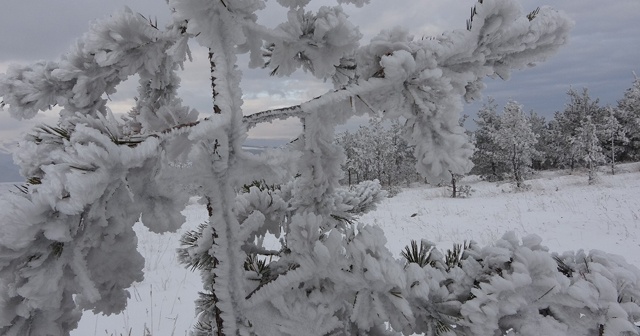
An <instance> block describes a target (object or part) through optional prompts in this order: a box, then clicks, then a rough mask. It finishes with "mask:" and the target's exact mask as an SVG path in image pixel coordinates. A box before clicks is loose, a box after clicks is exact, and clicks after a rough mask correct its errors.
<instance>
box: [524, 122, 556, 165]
mask: <svg viewBox="0 0 640 336" xmlns="http://www.w3.org/2000/svg"><path fill="white" fill-rule="evenodd" d="M527 120H528V121H529V123H531V130H532V131H533V133H534V134H535V135H536V138H537V139H538V141H537V142H536V145H535V146H534V148H535V149H536V152H537V155H534V157H533V158H532V165H531V167H532V168H533V169H534V170H543V169H547V168H549V167H550V166H551V165H552V162H551V155H549V154H550V152H551V151H552V149H551V148H552V144H551V143H550V142H551V134H550V133H551V132H550V129H549V125H548V124H547V121H546V120H545V118H544V117H543V116H541V115H539V114H537V113H536V112H534V111H533V110H531V111H529V115H527Z"/></svg>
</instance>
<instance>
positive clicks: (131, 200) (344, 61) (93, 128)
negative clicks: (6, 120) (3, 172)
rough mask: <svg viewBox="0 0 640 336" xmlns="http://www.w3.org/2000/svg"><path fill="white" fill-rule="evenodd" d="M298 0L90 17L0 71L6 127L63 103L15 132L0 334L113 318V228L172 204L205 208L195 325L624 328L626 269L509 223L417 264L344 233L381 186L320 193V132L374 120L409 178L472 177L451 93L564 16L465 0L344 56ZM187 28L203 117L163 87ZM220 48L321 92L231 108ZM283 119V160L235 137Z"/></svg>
mask: <svg viewBox="0 0 640 336" xmlns="http://www.w3.org/2000/svg"><path fill="white" fill-rule="evenodd" d="M338 2H341V3H353V4H355V5H356V6H362V5H364V4H365V3H366V2H367V1H364V0H339V1H338ZM308 3H309V0H279V1H277V3H272V4H274V5H282V6H284V7H286V8H288V9H289V12H288V15H287V17H286V19H285V20H286V21H285V22H283V23H281V24H280V25H278V26H277V27H276V28H269V27H265V26H263V25H261V24H260V23H259V21H258V20H257V17H258V15H260V10H261V9H263V8H264V7H265V6H266V3H265V2H264V1H261V0H236V1H208V0H169V2H168V4H169V8H170V9H171V12H172V13H173V21H172V22H171V23H170V24H169V25H168V26H167V27H165V28H162V27H158V26H156V25H154V24H151V23H149V22H148V21H146V20H145V19H143V18H142V17H141V16H139V15H137V14H135V13H132V12H131V11H129V10H125V11H122V12H120V13H118V14H116V15H113V16H111V17H110V18H108V19H105V20H102V21H99V22H97V23H95V24H94V25H93V26H92V28H91V30H90V31H89V32H88V33H87V34H86V35H85V36H84V37H83V38H82V39H81V40H80V41H78V43H76V45H75V46H74V47H73V48H72V49H71V51H70V52H69V53H68V54H66V55H65V56H63V57H62V58H61V59H59V60H58V61H54V62H39V63H36V64H34V65H27V66H16V67H12V68H11V69H10V70H9V71H8V73H7V74H5V75H3V76H2V77H1V78H0V96H2V98H3V104H4V105H7V106H8V109H9V112H10V113H11V114H12V115H14V116H16V117H18V118H31V117H33V116H34V115H35V114H37V113H38V112H40V111H44V110H47V109H48V108H49V107H51V106H53V105H58V106H60V107H62V112H61V114H60V120H59V123H58V124H57V125H55V126H43V127H40V128H38V129H35V130H33V132H32V134H31V135H30V136H28V137H27V138H25V139H24V141H23V142H22V143H21V151H20V154H18V155H17V158H18V161H19V163H20V165H21V166H22V173H23V174H24V175H25V176H26V177H28V178H29V183H28V184H27V185H26V186H25V188H23V189H22V191H23V192H22V193H21V194H12V195H9V197H8V198H5V199H3V200H2V201H1V202H2V203H1V204H0V211H2V216H0V218H2V227H3V231H2V235H0V285H1V286H0V288H2V292H0V333H2V334H3V335H20V336H23V335H26V336H32V335H37V336H41V335H54V336H57V335H68V334H69V331H70V330H72V329H73V328H74V327H75V326H76V325H77V321H78V319H79V318H80V315H81V311H82V310H86V309H91V310H94V311H96V312H103V313H107V314H108V313H116V312H119V311H122V309H124V307H125V305H126V298H127V296H128V293H127V291H126V289H127V287H128V286H130V285H131V283H132V282H133V281H138V280H140V279H141V277H142V276H143V274H142V272H141V270H142V265H143V260H142V257H141V256H140V255H139V254H138V253H137V252H136V249H135V245H136V237H135V233H134V231H133V230H132V229H131V227H132V226H133V224H134V223H135V222H136V221H138V220H139V219H141V220H142V222H143V224H144V225H146V226H148V227H149V228H151V229H152V230H153V231H155V232H167V231H171V230H175V229H176V228H177V227H179V226H180V225H181V224H182V222H183V221H184V218H182V217H181V216H180V211H181V210H182V209H183V208H184V206H185V203H186V201H187V197H188V196H199V197H200V199H201V200H202V202H203V203H204V204H203V205H206V206H207V208H208V210H209V215H210V216H209V220H208V221H207V222H206V223H203V225H202V226H201V227H200V228H199V230H197V231H195V232H194V233H191V235H190V236H185V239H183V242H184V243H185V246H184V248H183V249H181V250H180V255H181V258H182V260H183V261H184V262H185V263H187V264H189V265H190V266H192V267H197V268H199V269H200V270H201V272H202V276H203V277H202V278H203V287H204V288H203V294H202V296H201V299H200V300H198V302H197V306H198V309H199V316H198V319H199V325H198V326H197V330H195V333H196V334H197V335H213V334H216V335H228V336H231V335H301V334H304V335H332V334H333V335H335V334H343V335H362V334H369V335H391V334H398V333H400V332H401V333H403V334H405V335H409V334H412V333H425V334H427V335H430V336H431V335H436V334H439V335H443V334H446V333H449V335H451V334H458V335H491V334H498V335H501V334H505V333H506V332H507V330H514V331H515V332H517V333H519V334H521V335H538V334H539V332H540V331H541V330H542V331H543V332H544V334H549V335H551V334H563V333H564V334H570V333H572V332H575V333H576V335H591V334H593V335H596V334H595V331H598V330H603V331H604V332H605V333H606V334H611V335H615V334H618V333H620V332H623V331H629V330H633V328H634V325H633V322H635V321H637V320H638V318H639V316H638V313H637V312H638V311H639V310H640V309H639V308H640V307H638V305H637V304H636V303H637V302H639V301H638V299H637V293H638V288H639V286H638V279H640V272H639V271H638V270H637V269H636V268H634V267H632V266H630V265H628V264H626V263H625V262H624V261H622V260H621V259H620V258H618V257H615V256H609V255H606V254H603V253H599V252H595V253H591V254H585V253H582V252H579V253H577V254H571V255H563V256H557V258H555V259H554V258H553V256H552V255H551V254H549V253H548V252H547V251H546V250H545V249H544V248H543V247H541V246H540V244H539V240H538V239H536V238H535V237H526V238H525V239H524V240H523V241H522V243H520V242H519V241H518V240H517V239H515V237H514V236H513V235H507V236H505V238H504V239H503V240H501V241H499V242H497V243H496V245H495V246H491V247H486V248H480V247H478V246H477V245H475V244H471V245H470V246H469V248H468V252H467V251H466V250H465V252H464V253H463V252H459V253H458V254H455V253H454V255H458V256H459V257H456V258H452V257H449V258H446V259H445V258H443V257H442V256H443V254H441V253H439V252H437V251H436V250H433V249H430V250H429V251H428V252H429V253H426V252H425V253H424V254H425V258H426V257H428V258H432V260H429V262H428V263H427V264H420V265H418V264H415V263H410V264H406V263H402V262H400V261H398V260H397V259H395V258H393V256H392V253H391V252H390V251H388V250H387V249H386V247H385V246H384V244H385V237H384V235H383V233H382V231H381V230H380V229H379V228H377V227H375V226H364V225H362V224H358V223H357V215H358V214H359V213H362V212H365V211H368V210H370V209H371V208H372V207H373V206H374V204H375V202H376V201H377V200H379V199H380V196H381V195H382V193H381V192H380V186H379V185H378V184H375V183H363V184H362V185H360V186H359V187H358V188H356V189H354V190H351V191H346V190H342V189H340V188H339V186H338V181H339V179H340V178H341V171H340V164H341V163H342V162H343V160H344V154H343V153H342V151H341V149H340V147H338V146H337V145H335V144H334V143H333V133H334V132H333V131H334V127H335V125H336V124H337V123H341V122H344V121H345V120H347V119H348V118H349V117H350V116H352V115H354V114H363V113H376V114H377V113H378V112H379V111H382V114H383V116H384V117H385V118H391V119H393V118H399V117H403V118H405V119H406V123H405V128H404V130H405V131H404V132H405V133H404V136H405V137H406V138H407V139H409V144H410V145H413V146H414V148H415V150H414V156H415V157H416V159H417V163H416V167H417V169H418V171H419V172H420V173H422V174H423V175H425V176H427V177H429V178H432V179H448V178H449V171H452V172H454V173H464V172H466V171H468V170H469V169H470V167H471V165H470V163H469V158H470V156H471V154H472V148H471V146H470V145H469V144H468V142H467V139H466V137H465V136H464V130H463V129H462V128H460V127H459V126H458V124H457V121H458V117H459V116H458V114H459V113H460V111H461V109H462V104H463V101H464V100H465V99H467V100H469V99H473V98H477V97H478V96H479V93H480V90H481V89H482V87H483V85H482V79H483V78H484V77H485V76H494V75H495V76H499V77H502V78H507V77H508V76H509V73H510V71H511V70H513V69H520V68H524V67H527V66H529V65H530V64H532V63H533V62H538V61H542V60H544V59H545V58H546V57H548V56H549V55H550V54H551V53H553V52H554V51H555V50H557V48H558V47H560V46H561V45H563V44H564V43H565V41H566V38H567V35H568V32H569V30H570V27H571V21H570V20H569V19H568V18H566V16H565V15H563V14H562V13H559V12H556V11H554V10H552V9H550V8H547V7H543V8H540V9H539V10H536V11H534V12H532V13H530V14H528V15H525V14H523V13H522V12H521V10H520V7H519V6H518V5H517V3H516V2H515V1H508V0H483V1H480V2H479V3H478V4H477V5H476V7H474V9H473V10H472V13H473V15H472V17H471V19H470V20H469V21H468V22H467V29H466V30H465V29H462V30H458V31H454V32H452V33H445V34H443V35H441V36H438V37H435V38H432V39H421V40H414V39H413V38H412V37H411V36H410V35H409V34H408V33H407V32H406V31H404V30H402V29H393V30H386V31H383V32H382V33H381V34H380V35H378V36H377V37H375V38H374V39H373V40H372V41H371V43H369V44H366V45H363V46H359V40H360V36H361V35H360V34H359V32H358V30H357V28H356V27H354V26H353V25H352V24H351V23H350V22H349V21H348V19H347V16H346V14H345V13H344V11H343V10H342V8H341V7H339V6H338V7H321V8H319V9H318V10H317V11H315V12H312V11H307V10H306V8H305V7H306V5H307V4H308ZM191 39H193V40H196V41H197V42H198V43H199V44H201V45H202V46H204V47H205V48H208V50H209V55H210V65H211V78H212V81H213V82H212V84H213V85H212V87H213V92H212V99H213V100H214V107H213V111H211V112H212V114H208V115H207V116H206V117H204V118H203V117H199V116H198V113H197V112H196V111H194V110H192V109H190V108H187V107H185V106H183V105H182V102H181V100H180V99H179V98H178V97H177V96H176V91H175V89H176V87H177V86H178V85H179V80H178V77H177V73H176V70H177V69H178V68H179V67H180V65H181V64H182V63H183V62H184V61H185V60H186V59H188V57H189V50H188V41H189V40H191ZM238 53H249V54H250V62H251V63H250V65H251V66H255V67H260V66H266V67H268V68H269V69H270V71H271V72H272V73H273V74H274V75H280V76H286V75H289V74H291V73H292V72H294V71H296V70H297V69H299V68H303V69H305V70H307V71H309V72H311V73H312V74H313V75H315V76H316V77H317V78H319V79H321V80H324V79H331V80H333V82H334V84H335V86H336V88H335V89H334V90H332V91H330V92H328V93H326V94H324V95H322V96H320V97H317V98H316V99H313V100H310V101H308V102H305V103H302V104H300V105H296V106H291V107H287V108H280V109H272V110H266V111H264V112H261V113H257V114H254V115H250V116H244V117H243V114H242V100H241V90H240V88H239V81H240V78H241V72H240V71H239V69H238V67H237V60H238V59H237V54H238ZM338 70H339V71H338ZM135 74H137V75H138V76H139V77H140V89H139V91H138V94H139V96H138V97H137V101H138V103H137V104H136V106H135V107H134V108H133V110H132V111H131V113H130V115H129V116H128V117H127V118H126V120H124V121H122V120H118V119H117V118H115V117H114V116H113V115H112V114H111V113H110V112H109V108H108V106H109V102H108V100H106V99H105V98H103V97H104V96H105V94H111V93H113V92H114V91H115V90H116V89H117V85H118V84H119V83H121V82H122V81H123V80H124V79H126V78H128V77H130V76H133V75H135ZM287 117H298V118H301V119H303V121H304V132H303V133H302V134H301V136H300V138H299V139H298V141H295V142H294V143H293V144H292V148H291V151H290V152H269V153H265V154H263V155H252V154H250V153H247V152H245V151H244V150H243V149H242V141H243V140H244V138H245V136H246V130H247V128H250V127H253V126H254V125H256V124H257V123H260V122H265V121H270V120H273V119H276V118H287ZM244 186H246V188H243V187H244ZM236 190H244V192H242V193H240V194H239V195H238V194H236ZM183 191H184V192H183ZM267 234H274V235H282V240H281V241H282V245H283V246H282V247H281V248H279V249H269V247H267V246H263V245H262V243H261V242H262V241H263V240H262V238H263V237H264V236H265V235H267ZM425 246H426V245H425ZM458 251H460V249H458ZM427 254H428V255H427ZM421 255H422V254H421ZM266 256H269V257H271V258H273V259H272V261H271V262H269V263H267V262H266V261H265V257H266ZM431 261H432V262H431ZM559 268H560V270H558V269H559ZM619 284H624V286H619ZM603 293H604V294H606V295H603ZM583 316H584V317H585V318H583V319H582V318H581V317H583ZM387 325H388V326H389V327H390V328H391V329H388V328H387ZM452 326H455V327H456V328H453V327H452Z"/></svg>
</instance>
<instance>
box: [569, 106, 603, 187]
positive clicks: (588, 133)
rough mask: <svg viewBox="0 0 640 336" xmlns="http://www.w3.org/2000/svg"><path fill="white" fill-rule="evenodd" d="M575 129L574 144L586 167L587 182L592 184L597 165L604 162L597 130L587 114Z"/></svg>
mask: <svg viewBox="0 0 640 336" xmlns="http://www.w3.org/2000/svg"><path fill="white" fill-rule="evenodd" d="M576 131H577V137H576V145H577V147H578V148H579V151H580V152H579V153H580V158H581V160H582V161H583V162H584V165H585V167H587V171H588V174H589V184H593V183H595V182H596V181H597V180H598V173H597V171H598V165H599V164H601V163H604V162H605V160H606V157H605V155H604V154H603V151H602V146H601V145H600V140H599V139H598V131H597V129H596V125H595V123H594V122H593V121H592V120H591V116H587V117H586V118H585V119H584V120H583V121H582V122H581V123H580V126H579V127H578V129H577V130H576Z"/></svg>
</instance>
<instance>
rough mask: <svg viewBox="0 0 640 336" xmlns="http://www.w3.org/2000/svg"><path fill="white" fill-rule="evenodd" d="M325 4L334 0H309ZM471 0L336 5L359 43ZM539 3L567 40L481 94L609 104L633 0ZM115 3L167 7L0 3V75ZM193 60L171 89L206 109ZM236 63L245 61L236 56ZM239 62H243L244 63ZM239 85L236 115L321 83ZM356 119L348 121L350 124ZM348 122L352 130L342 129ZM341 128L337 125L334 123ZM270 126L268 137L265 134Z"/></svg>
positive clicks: (437, 22) (418, 32)
mask: <svg viewBox="0 0 640 336" xmlns="http://www.w3.org/2000/svg"><path fill="white" fill-rule="evenodd" d="M519 2H520V3H521V4H522V6H523V8H524V9H525V11H530V10H533V9H535V8H536V7H537V6H539V5H541V3H543V2H540V1H539V0H519ZM312 3H313V6H315V8H317V7H318V6H319V5H333V4H335V2H334V1H329V0H322V1H317V2H316V1H314V2H312ZM475 3H476V1H475V0H464V1H450V0H429V1H417V0H397V1H385V0H373V1H372V3H371V4H370V5H368V6H365V7H363V8H361V9H356V8H355V7H354V6H345V10H346V11H347V13H349V14H350V15H351V17H352V19H353V21H354V23H355V24H357V25H359V26H360V29H361V32H362V33H363V35H364V38H363V43H366V42H367V41H368V40H369V39H370V38H371V37H373V36H375V35H376V34H377V33H378V32H379V31H380V30H381V29H385V28H392V27H393V26H397V25H399V26H404V27H406V28H407V29H409V30H410V31H411V32H412V33H413V34H414V35H415V36H416V37H418V38H419V37H421V36H425V35H437V34H440V33H441V32H443V31H447V30H451V29H464V27H465V21H466V19H467V18H468V15H469V8H470V7H471V6H472V5H474V4H475ZM547 3H548V4H550V5H552V6H554V7H555V8H557V9H559V10H563V11H565V12H567V13H568V14H569V15H570V16H571V17H572V18H573V19H574V20H575V21H576V26H575V29H574V31H573V33H572V38H571V41H570V42H569V44H568V45H567V46H565V48H564V49H562V50H561V51H560V52H559V53H558V54H557V55H556V56H554V57H552V58H551V59H550V60H548V61H547V62H545V63H541V64H539V65H538V66H536V67H534V68H531V69H526V70H524V71H517V72H514V73H513V75H512V78H511V80H509V81H506V82H504V81H501V80H492V79H487V90H486V92H485V93H486V94H487V95H492V96H494V97H495V98H497V100H498V102H499V103H501V104H504V102H506V100H507V99H509V98H513V99H515V100H518V101H519V102H520V103H521V104H523V105H524V106H525V108H526V109H527V110H528V109H533V110H535V111H536V112H538V113H541V114H543V115H545V116H548V117H550V116H551V115H552V113H553V112H554V111H556V110H560V109H562V108H563V105H564V103H565V101H566V95H565V93H566V91H567V90H568V89H569V88H570V87H571V86H572V85H573V87H576V88H581V87H588V88H589V89H590V92H591V94H592V95H593V96H594V97H600V98H601V101H602V102H603V103H605V104H615V102H616V101H617V100H618V99H620V98H621V97H622V94H623V92H624V90H625V89H626V88H628V87H630V85H631V82H632V80H633V77H632V74H631V72H632V71H636V72H637V73H640V64H639V63H638V55H640V34H638V33H637V13H639V12H640V2H639V1H638V0H616V1H610V2H605V1H601V0H565V1H548V2H547ZM267 4H268V6H270V7H269V8H268V9H267V10H265V11H264V12H263V13H261V14H262V16H261V19H260V20H261V22H262V23H264V24H267V25H269V26H275V25H276V24H277V23H279V22H282V21H283V20H285V16H284V13H285V10H283V9H281V8H279V7H278V6H277V5H276V4H275V1H273V0H270V1H268V2H267ZM124 6H129V7H130V8H131V9H132V10H134V11H138V12H141V13H142V14H144V15H145V16H147V17H152V18H155V17H157V18H158V20H159V22H160V23H161V24H163V23H166V22H167V21H168V17H169V10H168V8H167V7H166V5H165V3H164V1H162V0H111V1H99V0H56V1H39V2H38V4H37V6H36V5H34V3H33V1H13V2H7V3H5V4H3V10H2V12H0V31H1V32H2V34H0V46H2V47H1V48H0V72H2V71H4V70H5V69H6V64H8V63H10V62H20V63H28V62H30V61H34V60H38V59H55V58H57V57H58V56H59V55H60V54H62V53H64V52H65V51H66V50H68V48H69V47H70V46H71V44H72V43H73V41H74V40H75V39H77V38H79V37H80V36H81V35H82V34H83V33H84V32H85V31H86V30H87V29H88V28H89V27H90V22H91V21H93V20H96V19H98V18H101V17H105V16H107V15H109V14H110V13H113V12H115V11H117V10H119V9H121V8H123V7H124ZM193 50H194V62H193V63H190V64H187V65H186V67H185V70H184V72H182V74H181V75H182V82H181V89H180V93H181V95H182V97H183V99H184V101H185V104H188V105H190V106H192V107H194V108H196V109H198V110H199V111H200V112H201V113H208V111H210V110H211V106H212V103H211V101H210V98H211V96H210V88H209V82H208V79H209V73H208V63H207V59H206V53H205V52H204V51H203V50H202V48H198V47H194V48H193ZM241 59H246V58H241ZM245 63H246V62H245ZM243 72H244V75H245V77H244V78H243V82H242V90H243V96H244V100H245V104H244V107H245V114H246V113H253V112H257V111H260V110H264V109H268V108H273V107H282V106H287V105H293V104H298V103H300V102H302V101H304V100H307V99H310V98H312V97H314V96H317V95H319V94H321V93H322V92H324V91H326V90H327V89H328V87H329V86H328V85H327V84H326V83H322V81H318V80H316V79H315V78H313V77H312V76H310V75H308V74H304V73H302V72H300V73H296V74H295V75H294V76H293V77H291V78H274V77H269V76H268V71H266V70H261V69H251V70H250V69H246V67H243ZM136 86H137V81H136V80H135V79H133V80H130V81H127V82H125V83H123V84H122V85H121V86H120V87H119V92H118V93H117V94H115V95H113V96H112V97H110V98H111V101H110V103H109V105H110V107H111V108H112V110H113V111H114V112H118V113H123V112H126V111H127V110H128V108H129V107H130V106H131V103H132V101H133V100H132V99H133V97H134V96H135V88H136ZM480 105H481V103H480V102H476V103H474V104H471V105H468V106H467V107H466V109H465V113H468V114H472V115H473V114H474V113H475V111H477V110H478V108H479V107H480ZM55 117H56V114H55V113H46V114H44V115H43V117H41V118H44V119H42V120H44V121H48V122H55ZM32 124H33V122H27V123H25V122H17V121H13V120H9V118H8V116H7V115H6V112H5V113H0V139H5V138H9V137H14V136H15V135H16V134H19V133H24V132H25V130H27V129H28V128H29V127H31V125H32ZM349 124H350V125H357V122H350V123H349ZM295 125H296V122H295V121H287V122H284V123H282V124H275V125H265V126H262V127H260V128H259V129H256V130H254V131H252V134H251V136H256V137H291V136H295V134H296V133H297V132H299V128H298V127H297V126H295ZM349 127H355V126H349ZM342 129H344V128H342ZM270 132H272V133H270Z"/></svg>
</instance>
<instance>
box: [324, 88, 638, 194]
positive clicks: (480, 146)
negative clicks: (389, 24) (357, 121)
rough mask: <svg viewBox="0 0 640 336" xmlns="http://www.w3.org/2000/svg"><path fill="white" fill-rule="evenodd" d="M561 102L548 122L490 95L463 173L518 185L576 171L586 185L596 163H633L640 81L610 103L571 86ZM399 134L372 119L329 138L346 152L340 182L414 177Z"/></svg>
mask: <svg viewBox="0 0 640 336" xmlns="http://www.w3.org/2000/svg"><path fill="white" fill-rule="evenodd" d="M567 98H568V101H567V103H566V105H565V107H564V109H563V110H561V111H557V112H555V114H554V116H553V118H552V119H551V120H549V121H547V120H545V118H544V117H542V116H540V115H539V114H537V113H536V112H534V111H529V112H528V113H525V112H524V107H523V106H522V105H520V104H518V102H516V101H514V100H512V101H509V102H508V103H507V104H506V105H505V106H504V108H503V110H502V113H499V112H498V105H497V104H496V103H495V101H494V100H493V99H492V98H489V99H488V101H487V103H486V104H484V105H483V107H482V108H481V109H480V111H479V112H478V115H477V118H476V119H474V121H475V123H476V130H475V132H469V136H470V137H471V138H472V141H473V142H474V144H475V146H476V151H475V154H474V156H473V158H472V160H473V163H474V168H473V170H472V171H471V172H470V173H471V174H476V175H479V176H480V177H481V178H483V179H485V180H487V181H503V180H510V181H512V182H513V183H514V185H515V186H516V187H517V188H521V187H524V185H523V181H524V180H525V179H526V178H528V177H530V175H531V174H532V173H533V172H534V171H539V170H547V169H569V170H570V171H571V172H573V171H574V170H575V169H578V168H582V169H586V170H587V171H588V175H589V182H590V183H592V182H594V181H596V178H597V175H596V173H595V171H596V167H597V166H599V165H603V164H607V165H609V167H610V171H611V173H612V174H615V165H616V163H618V162H632V161H640V78H636V79H635V80H634V82H633V84H632V86H631V87H630V88H629V89H627V90H626V91H625V93H624V96H623V98H622V99H621V100H619V101H618V104H617V106H602V105H600V102H599V99H597V98H596V99H594V98H592V97H591V96H590V95H589V91H588V89H586V88H584V89H582V90H581V91H578V90H574V89H570V90H569V91H568V92H567ZM464 119H465V117H463V119H461V124H462V123H463V122H464ZM385 126H386V127H385ZM401 129H402V128H401V125H400V124H399V122H398V121H396V122H395V123H393V124H390V125H383V122H382V121H381V120H379V119H374V120H371V122H370V123H369V125H368V126H361V127H360V128H359V129H358V130H357V131H355V132H344V133H342V134H340V135H338V137H337V140H336V141H337V142H338V143H340V144H341V145H342V146H343V147H344V149H345V153H346V155H347V161H346V163H345V164H344V165H343V169H344V171H345V178H344V180H343V183H344V184H349V185H351V184H355V183H358V182H360V181H363V180H371V179H378V180H379V181H380V182H381V183H382V184H383V185H385V186H398V185H402V184H405V183H410V182H413V181H416V180H417V179H419V177H418V176H417V175H416V174H415V169H414V165H415V162H416V161H415V158H414V157H413V154H412V153H413V148H412V147H411V146H409V145H408V144H407V142H406V141H405V140H404V138H403V136H402V134H401V132H400V131H401ZM429 182H431V183H442V182H446V183H455V181H429Z"/></svg>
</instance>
